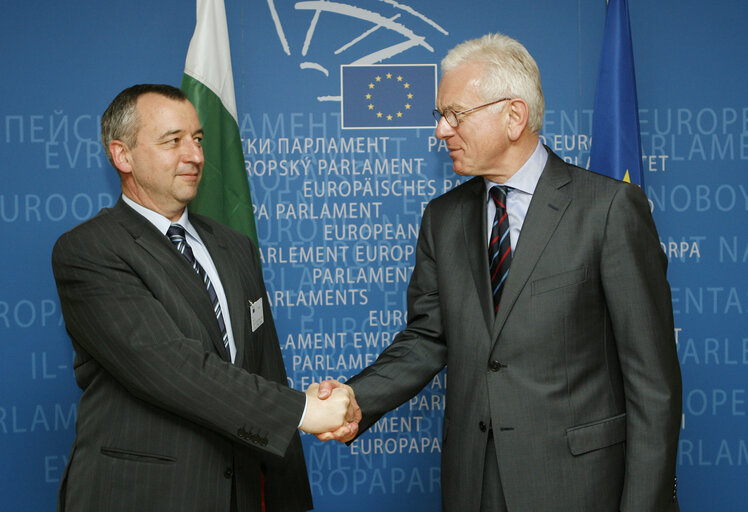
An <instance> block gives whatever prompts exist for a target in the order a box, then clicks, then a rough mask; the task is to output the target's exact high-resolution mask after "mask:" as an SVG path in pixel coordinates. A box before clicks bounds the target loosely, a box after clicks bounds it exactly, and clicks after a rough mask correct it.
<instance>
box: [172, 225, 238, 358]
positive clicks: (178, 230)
mask: <svg viewBox="0 0 748 512" xmlns="http://www.w3.org/2000/svg"><path fill="white" fill-rule="evenodd" d="M166 236H168V237H169V240H171V243H173V244H174V245H175V246H176V248H177V250H178V251H179V252H180V253H181V254H182V256H184V257H185V258H186V259H187V261H189V262H190V265H192V268H194V269H195V272H197V275H199V276H200V277H201V278H202V280H203V283H204V284H205V288H206V289H207V290H208V296H209V297H210V302H211V304H213V312H214V313H215V315H216V319H217V320H218V326H219V327H220V328H221V337H222V338H223V346H224V347H226V353H228V354H231V351H230V350H229V335H228V333H227V332H226V323H225V322H224V321H223V313H222V312H221V304H220V303H219V302H218V295H217V294H216V290H215V288H213V283H211V282H210V277H208V273H207V272H205V269H204V268H203V267H202V265H200V263H198V261H197V260H196V259H195V255H194V254H192V247H190V244H188V243H187V238H186V237H185V232H184V228H183V227H182V226H180V225H179V224H172V225H171V226H169V230H168V231H167V232H166Z"/></svg>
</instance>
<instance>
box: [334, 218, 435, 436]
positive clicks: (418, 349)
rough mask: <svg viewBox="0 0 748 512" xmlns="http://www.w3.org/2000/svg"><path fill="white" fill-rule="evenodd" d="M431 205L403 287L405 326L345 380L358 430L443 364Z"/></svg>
mask: <svg viewBox="0 0 748 512" xmlns="http://www.w3.org/2000/svg"><path fill="white" fill-rule="evenodd" d="M436 265H437V263H436V259H435V248H434V235H433V232H432V207H431V205H429V206H428V207H427V208H426V210H425V212H424V215H423V221H422V223H421V230H420V232H419V235H418V243H417V246H416V264H415V268H414V269H413V275H412V277H411V279H410V283H409V285H408V324H407V327H406V328H405V329H404V330H403V331H402V332H400V333H399V334H398V335H397V336H396V337H395V339H394V340H393V342H392V344H391V345H390V346H389V347H387V348H386V349H385V350H384V351H383V352H382V353H381V354H380V355H379V357H378V358H377V360H376V361H375V362H374V363H373V364H372V365H371V366H369V367H368V368H366V369H364V370H363V371H362V372H361V373H359V374H358V375H356V376H355V377H353V378H352V379H351V380H349V381H348V384H350V385H351V386H352V387H353V389H354V391H355V392H356V400H357V402H358V404H359V405H360V406H361V411H362V413H363V420H362V421H361V423H360V429H359V432H360V433H362V432H363V431H364V430H366V429H367V428H369V427H370V426H371V425H372V424H373V423H375V422H376V421H377V420H378V419H379V418H380V417H381V416H382V415H384V414H385V413H387V412H388V411H390V410H392V409H394V408H396V407H398V406H399V405H401V404H402V403H404V402H405V401H406V400H408V399H410V398H411V397H413V396H414V395H416V394H417V393H418V392H419V391H420V390H421V389H422V388H423V387H424V386H425V385H426V384H427V383H428V382H429V381H430V380H431V379H432V378H433V377H434V376H435V375H436V374H437V373H438V372H439V371H440V370H441V369H442V368H444V366H445V364H446V361H447V346H446V344H445V342H444V337H443V328H442V316H441V308H440V302H439V289H438V282H437V270H436Z"/></svg>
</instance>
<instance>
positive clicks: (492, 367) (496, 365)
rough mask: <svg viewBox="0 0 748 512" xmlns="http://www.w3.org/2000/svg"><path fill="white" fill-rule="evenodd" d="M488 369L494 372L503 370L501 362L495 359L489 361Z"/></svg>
mask: <svg viewBox="0 0 748 512" xmlns="http://www.w3.org/2000/svg"><path fill="white" fill-rule="evenodd" d="M488 369H489V370H491V371H492V372H498V371H499V370H501V363H500V362H498V361H497V360H496V359H494V360H493V361H491V362H490V363H488Z"/></svg>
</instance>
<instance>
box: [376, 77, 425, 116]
mask: <svg viewBox="0 0 748 512" xmlns="http://www.w3.org/2000/svg"><path fill="white" fill-rule="evenodd" d="M383 80H385V82H382V81H383ZM386 80H394V81H395V83H397V84H398V87H399V86H402V88H403V89H404V90H405V91H406V92H405V103H404V104H403V108H402V109H400V110H398V111H397V112H394V113H387V112H382V110H379V109H378V108H377V107H375V105H374V95H373V94H372V92H373V91H374V90H375V89H376V88H377V86H378V85H384V84H386V83H387V82H386ZM368 88H369V91H370V92H367V93H366V94H365V95H364V99H365V100H366V101H367V102H368V104H367V105H366V108H367V109H369V110H371V111H372V112H376V116H377V119H386V120H387V121H392V120H393V119H395V118H401V117H403V115H404V113H403V111H407V110H410V109H411V107H412V105H411V100H412V99H413V93H412V92H410V83H409V82H408V81H407V80H405V78H404V77H403V76H402V75H393V74H392V73H385V74H384V75H377V76H375V77H374V80H372V81H371V82H369V85H368Z"/></svg>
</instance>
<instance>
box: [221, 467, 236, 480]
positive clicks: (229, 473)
mask: <svg viewBox="0 0 748 512" xmlns="http://www.w3.org/2000/svg"><path fill="white" fill-rule="evenodd" d="M223 476H225V477H226V478H231V477H232V476H234V470H233V469H231V468H226V471H224V472H223Z"/></svg>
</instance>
